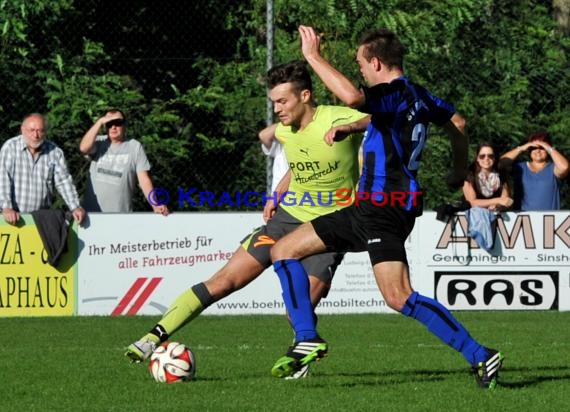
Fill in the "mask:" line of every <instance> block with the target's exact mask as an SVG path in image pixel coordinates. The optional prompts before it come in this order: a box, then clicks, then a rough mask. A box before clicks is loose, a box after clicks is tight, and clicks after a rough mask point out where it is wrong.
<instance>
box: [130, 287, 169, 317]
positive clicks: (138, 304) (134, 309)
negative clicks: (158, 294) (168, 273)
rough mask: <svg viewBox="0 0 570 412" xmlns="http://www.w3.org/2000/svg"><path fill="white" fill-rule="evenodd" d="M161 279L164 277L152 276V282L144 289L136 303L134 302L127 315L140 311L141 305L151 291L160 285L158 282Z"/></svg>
mask: <svg viewBox="0 0 570 412" xmlns="http://www.w3.org/2000/svg"><path fill="white" fill-rule="evenodd" d="M161 280H162V278H152V279H151V280H150V283H149V284H148V286H147V287H146V288H144V290H143V291H142V293H141V294H140V296H139V297H138V298H137V300H136V301H135V303H133V306H131V308H130V309H129V311H128V312H127V315H129V316H132V315H136V314H137V312H138V311H139V309H140V308H141V306H142V305H143V304H144V303H145V302H146V300H147V299H148V297H149V296H150V295H151V293H152V292H154V290H155V289H156V287H157V286H158V284H159V283H160V281H161Z"/></svg>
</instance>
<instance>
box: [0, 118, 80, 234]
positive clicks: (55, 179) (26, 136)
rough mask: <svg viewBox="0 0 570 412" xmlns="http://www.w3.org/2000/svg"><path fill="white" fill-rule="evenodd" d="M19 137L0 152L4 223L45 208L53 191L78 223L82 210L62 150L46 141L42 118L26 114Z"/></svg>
mask: <svg viewBox="0 0 570 412" xmlns="http://www.w3.org/2000/svg"><path fill="white" fill-rule="evenodd" d="M20 130H21V134H20V135H19V136H16V137H12V138H11V139H8V140H7V141H6V142H5V143H4V144H3V145H2V148H1V149H0V202H1V205H2V215H3V217H4V220H5V221H6V223H9V224H11V225H15V224H17V223H18V221H19V220H20V213H31V212H33V211H35V210H39V209H49V208H50V207H51V205H52V203H53V197H54V188H55V189H57V191H58V192H59V194H60V195H61V197H62V198H63V200H64V201H65V203H66V204H67V207H69V210H71V212H72V213H73V217H74V219H75V220H76V221H77V222H79V223H82V222H83V220H84V219H85V215H86V213H85V210H84V209H83V208H82V207H81V206H80V204H79V196H78V195H77V190H76V188H75V185H74V184H73V179H72V177H71V175H70V174H69V171H68V170H67V165H66V162H65V157H64V154H63V150H61V149H60V148H59V147H58V146H57V145H56V144H55V143H53V142H51V141H49V140H46V138H45V136H46V119H45V117H44V116H43V115H41V114H39V113H32V114H29V115H27V116H26V117H25V118H24V120H23V121H22V126H21V128H20Z"/></svg>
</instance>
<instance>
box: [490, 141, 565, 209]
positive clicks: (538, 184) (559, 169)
mask: <svg viewBox="0 0 570 412" xmlns="http://www.w3.org/2000/svg"><path fill="white" fill-rule="evenodd" d="M526 151H528V152H529V156H530V161H529V162H524V161H522V162H516V163H514V164H513V162H514V161H515V159H516V158H517V157H518V156H519V155H520V154H522V153H524V152H526ZM501 163H502V164H504V165H505V166H506V167H507V168H511V169H512V176H513V182H514V183H513V185H514V189H515V190H514V195H515V199H514V210H521V211H532V210H559V209H560V188H561V186H562V179H564V178H565V177H566V176H567V175H568V170H569V167H568V160H567V159H566V158H565V157H564V156H563V155H562V153H560V152H559V151H558V150H556V149H555V148H554V147H553V146H552V140H551V139H550V135H549V134H548V133H547V132H544V131H542V132H538V133H535V134H533V135H531V136H529V138H528V142H527V143H525V144H523V145H522V146H518V147H515V148H514V149H512V150H511V151H509V152H507V153H505V154H504V155H503V156H502V157H501Z"/></svg>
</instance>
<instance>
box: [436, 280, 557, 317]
mask: <svg viewBox="0 0 570 412" xmlns="http://www.w3.org/2000/svg"><path fill="white" fill-rule="evenodd" d="M434 275H435V277H434V279H435V287H434V289H435V298H436V299H437V300H438V301H439V302H441V303H442V304H443V305H445V306H447V307H448V308H449V309H452V310H549V309H558V277H559V273H558V272H546V271H545V272H435V273H434Z"/></svg>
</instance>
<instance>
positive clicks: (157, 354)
mask: <svg viewBox="0 0 570 412" xmlns="http://www.w3.org/2000/svg"><path fill="white" fill-rule="evenodd" d="M149 369H150V373H151V375H152V377H153V378H154V380H155V381H157V382H166V383H174V382H183V381H189V380H191V379H193V378H194V376H195V374H196V361H195V360H194V354H193V353H192V350H190V348H189V347H188V346H186V345H184V344H183V343H178V342H164V343H163V344H162V345H160V346H159V347H157V348H156V349H155V351H154V352H153V353H152V355H151V356H150V364H149Z"/></svg>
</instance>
